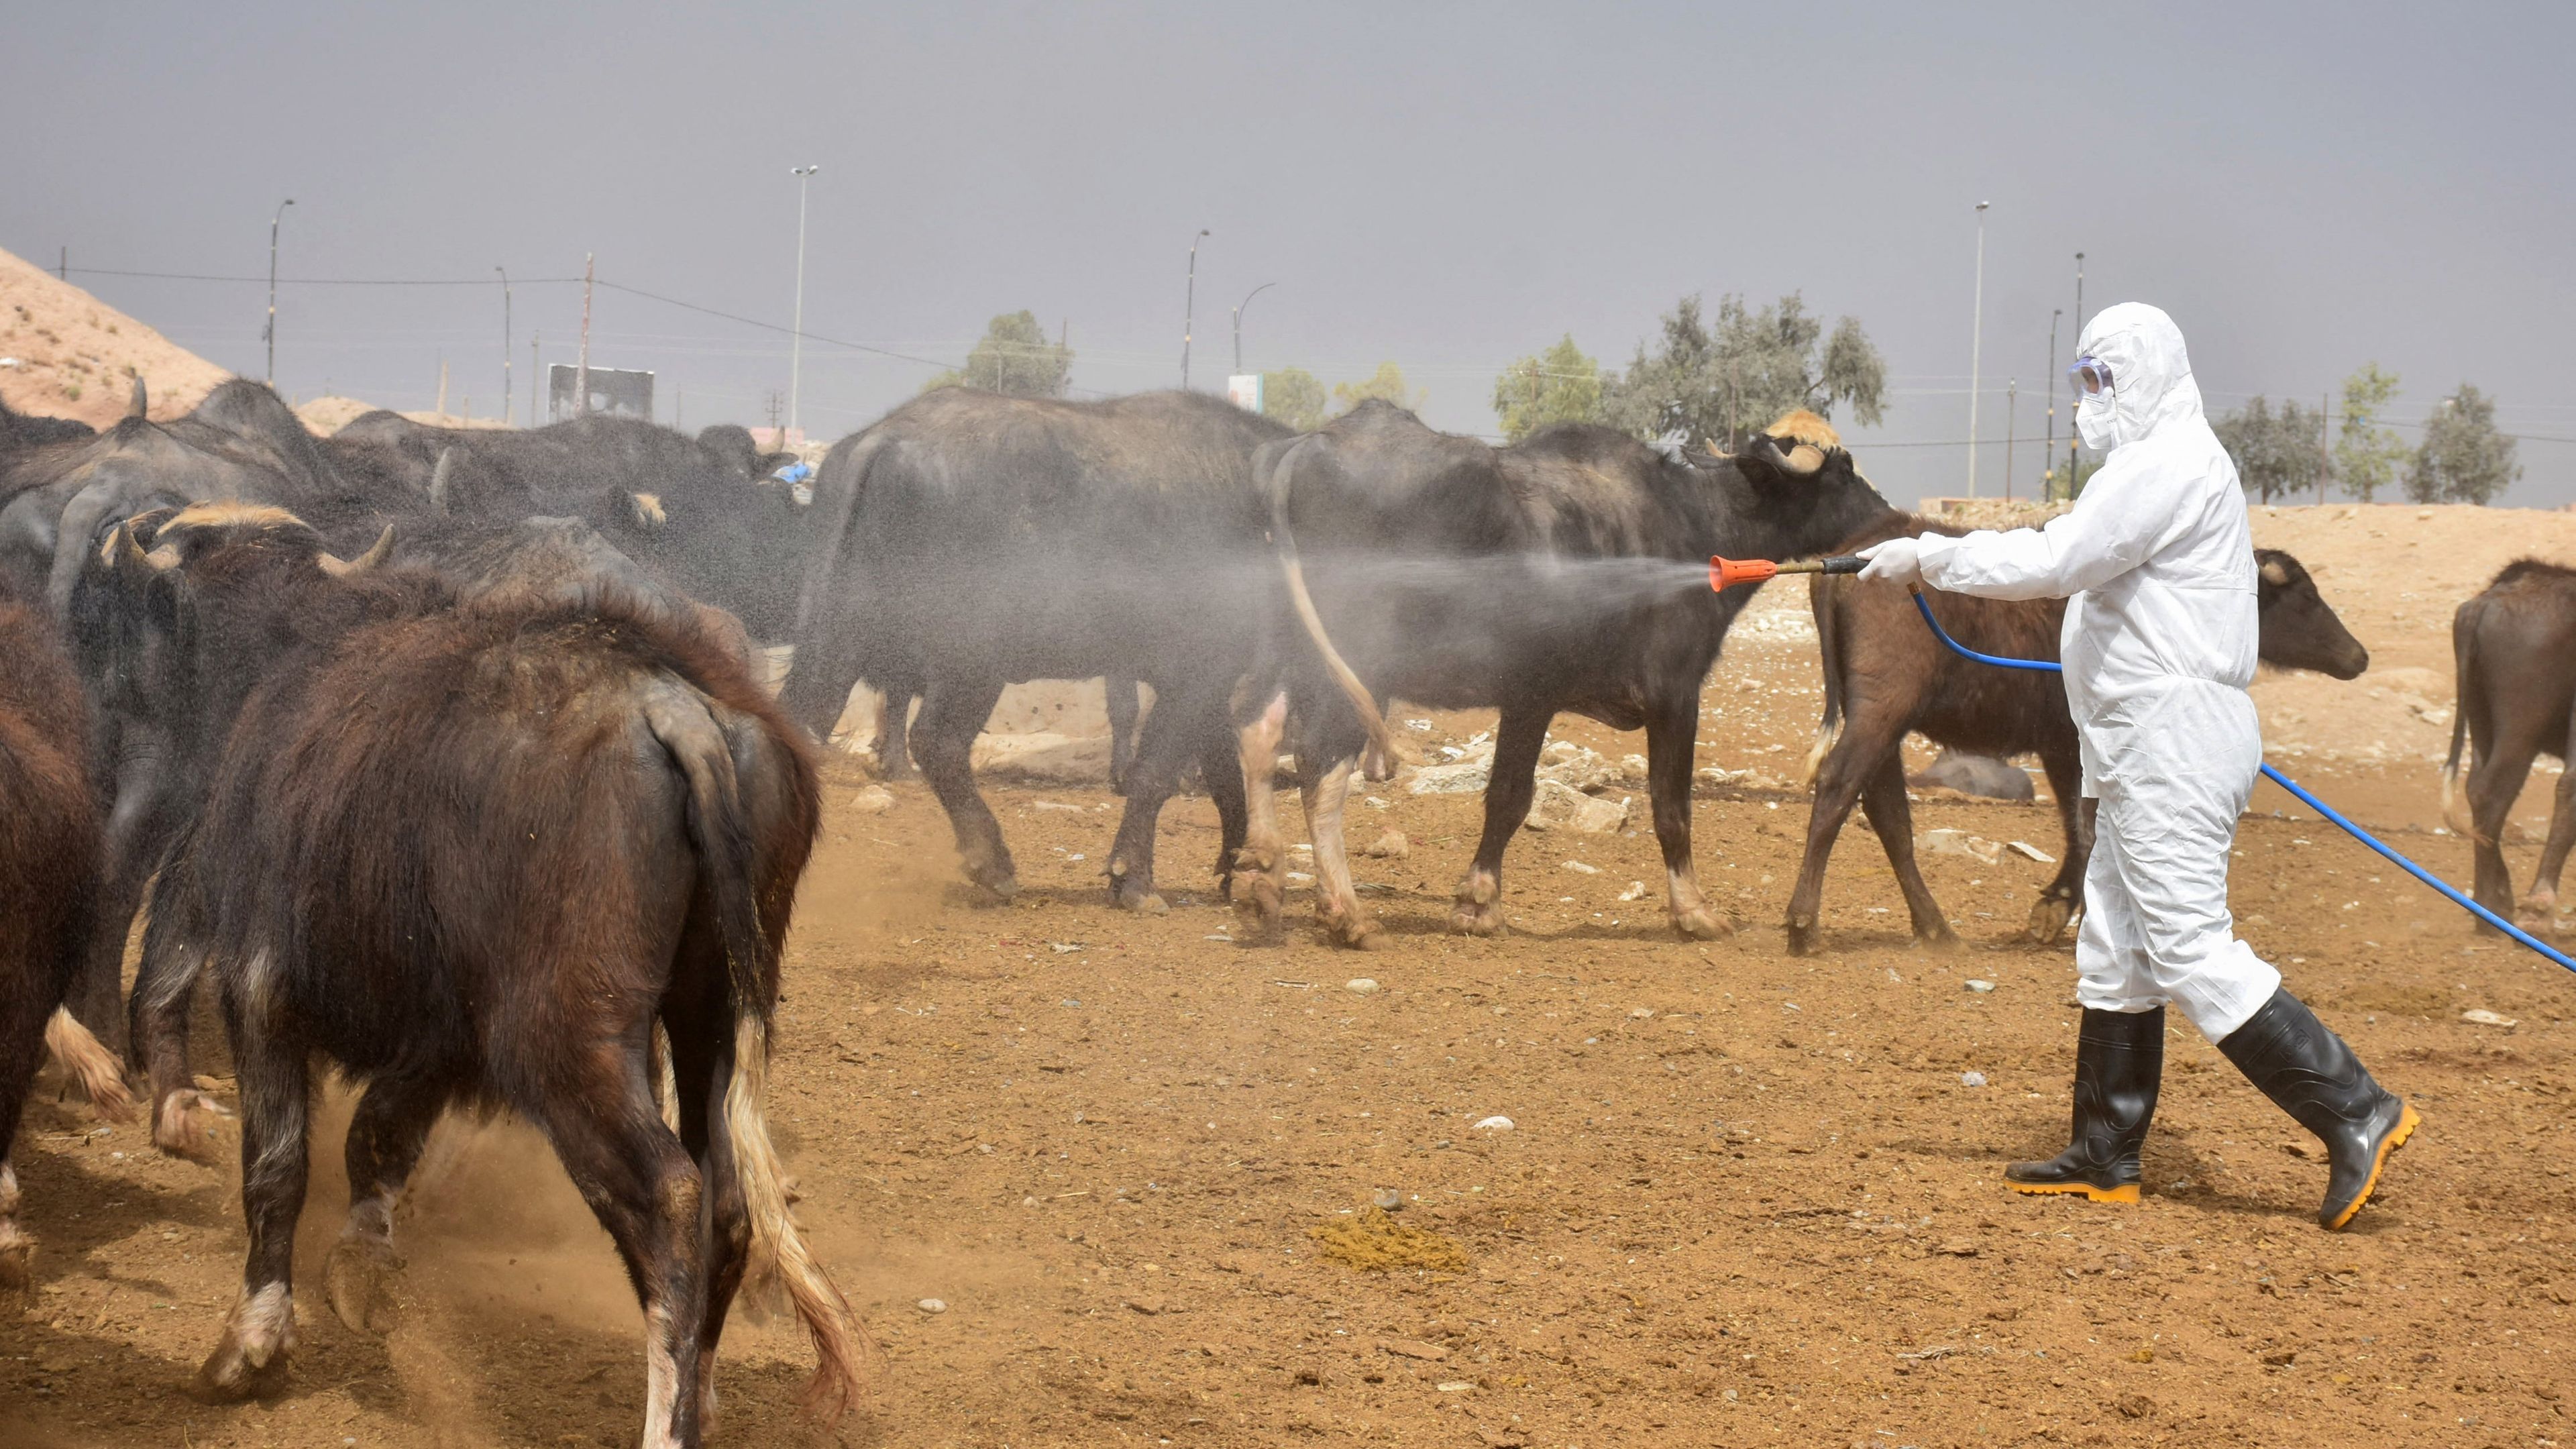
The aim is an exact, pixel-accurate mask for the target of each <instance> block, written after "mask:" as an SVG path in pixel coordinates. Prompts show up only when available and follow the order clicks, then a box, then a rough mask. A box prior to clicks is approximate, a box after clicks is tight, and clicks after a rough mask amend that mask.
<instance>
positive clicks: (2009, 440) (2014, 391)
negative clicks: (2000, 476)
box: [2004, 377, 2021, 503]
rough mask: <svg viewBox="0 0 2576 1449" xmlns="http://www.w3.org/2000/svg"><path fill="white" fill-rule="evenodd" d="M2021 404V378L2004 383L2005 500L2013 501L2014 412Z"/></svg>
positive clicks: (2007, 501)
mask: <svg viewBox="0 0 2576 1449" xmlns="http://www.w3.org/2000/svg"><path fill="white" fill-rule="evenodd" d="M2020 406H2021V379H2020V378H2017V377H2016V378H2012V379H2009V380H2007V381H2006V382H2005V383H2004V501H2005V502H2006V503H2010V502H2012V465H2013V456H2012V455H2013V414H2014V411H2015V410H2016V409H2018V408H2019V407H2020Z"/></svg>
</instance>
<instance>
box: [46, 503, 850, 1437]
mask: <svg viewBox="0 0 2576 1449" xmlns="http://www.w3.org/2000/svg"><path fill="white" fill-rule="evenodd" d="M94 568H95V570H96V571H98V572H100V573H103V574H104V575H106V577H105V578H104V580H102V581H101V584H102V587H103V589H104V590H105V591H106V592H107V594H108V595H109V596H110V597H109V598H108V599H107V600H106V601H105V602H106V604H107V605H108V606H109V607H110V608H113V609H116V610H122V611H123V612H124V613H125V614H126V615H128V616H129V617H130V618H131V619H132V621H133V627H132V628H131V629H130V630H129V631H128V632H127V634H126V637H127V638H128V639H130V640H137V641H142V642H143V643H144V644H145V645H146V646H147V647H145V648H143V649H141V650H140V651H139V652H138V654H137V659H138V667H151V668H155V669H157V670H159V671H160V674H161V678H160V679H159V681H158V683H157V687H158V688H159V689H161V690H163V691H166V692H167V693H169V694H170V695H172V696H174V697H178V698H184V699H185V700H187V701H188V702H189V704H190V705H191V706H192V714H193V717H194V722H193V724H192V726H191V727H190V728H189V729H188V730H186V731H185V732H183V733H182V735H181V736H180V738H179V739H178V740H177V741H176V745H177V748H178V749H180V750H181V751H182V752H183V753H185V754H191V755H198V756H203V757H206V758H210V759H211V760H212V761H213V765H214V768H213V772H212V789H211V792H210V794H209V796H208V799H207V801H206V804H205V808H204V810H203V811H202V813H201V814H200V815H199V816H198V817H197V819H196V821H195V822H194V823H193V824H192V825H191V826H190V828H189V830H188V832H187V834H186V836H185V837H184V838H183V839H182V840H181V841H180V842H179V844H178V846H177V848H176V849H175V850H174V852H173V854H172V856H171V857H170V859H169V861H168V863H167V864H166V865H165V866H164V868H163V870H162V872H161V874H160V876H159V878H158V879H157V880H156V881H155V883H154V886H153V894H152V902H151V912H150V926H149V928H148V929H147V931H146V933H145V946H144V962H143V967H142V972H141V975H140V977H139V978H138V980H137V983H136V989H135V998H136V1024H135V1026H136V1035H137V1037H138V1039H140V1040H142V1041H143V1042H144V1043H145V1044H146V1046H147V1050H148V1051H149V1052H150V1053H151V1055H152V1058H153V1064H154V1077H155V1088H156V1092H157V1093H158V1094H159V1095H160V1099H161V1100H163V1101H165V1102H166V1100H167V1099H168V1095H169V1093H170V1090H171V1088H172V1087H173V1085H174V1081H173V1077H174V1075H176V1081H177V1082H184V1080H185V1078H184V1075H183V1074H173V1073H172V1072H171V1071H170V1070H169V1068H170V1067H171V1065H172V1063H173V1062H174V1061H176V1060H177V1057H176V1053H177V1047H178V1040H177V1038H178V1034H179V1033H180V1032H182V1031H183V1029H184V1019H183V1014H182V1013H177V1012H173V1011H172V1010H171V1009H170V1008H171V1007H172V1006H173V1005H174V1003H184V1001H185V999H186V995H187V993H186V988H185V981H186V979H187V978H188V977H189V976H191V975H193V974H194V972H195V971H196V970H197V969H199V967H200V966H202V968H203V969H205V970H207V971H208V972H210V973H211V975H212V976H213V978H214V980H215V982H216V983H217V986H218V988H219V991H220V995H221V1000H222V1004H223V1012H224V1019H225V1024H226V1027H227V1030H228V1033H229V1035H230V1037H231V1039H232V1045H233V1052H234V1056H235V1060H236V1063H237V1074H238V1077H239V1080H240V1083H241V1098H242V1124H241V1126H242V1168H243V1181H242V1199H243V1206H244V1209H245V1212H246V1214H247V1216H248V1219H249V1229H250V1252H249V1262H248V1266H247V1269H246V1272H245V1275H244V1284H243V1289H242V1294H241V1297H240V1299H239V1300H238V1301H237V1303H236V1304H235V1306H234V1308H233V1311H232V1314H231V1316H230V1318H229V1319H228V1321H227V1322H226V1324H225V1326H224V1330H223V1334H222V1337H221V1340H220V1341H219V1343H218V1344H217V1346H216V1348H215V1350H214V1352H213V1354H212V1355H211V1356H210V1357H209V1358H208V1359H207V1361H206V1363H205V1366H204V1368H203V1369H202V1370H201V1372H200V1374H199V1376H198V1388H199V1390H200V1391H201V1392H202V1393H204V1394H206V1395H207V1396H210V1397H214V1398H222V1399H229V1398H238V1397H243V1396H246V1395H251V1394H260V1393H267V1392H273V1391H274V1390H275V1389H276V1388H278V1387H279V1386H280V1385H281V1384H282V1382H283V1380H284V1376H285V1371H286V1355H287V1351H288V1349H289V1347H290V1340H291V1336H292V1335H291V1325H292V1322H293V1307H292V1289H291V1287H290V1273H291V1267H292V1257H293V1247H294V1236H295V1220H296V1217H297V1215H298V1213H299V1211H300V1210H301V1208H302V1206H303V1199H304V1190H305V1173H306V1152H307V1144H306V1137H307V1133H308V1130H309V1119H308V1112H309V1103H310V1098H311V1094H312V1090H313V1082H314V1073H315V1071H316V1070H317V1069H318V1068H321V1067H325V1066H328V1067H332V1068H336V1069H337V1070H338V1072H339V1073H340V1074H341V1075H342V1076H343V1077H344V1078H346V1079H347V1080H349V1081H351V1082H353V1083H356V1084H358V1085H359V1086H361V1087H362V1088H363V1090H364V1095H363V1096H362V1097H361V1098H360V1100H359V1102H358V1105H357V1108H356V1113H355V1117H354V1120H353V1121H352V1122H351V1124H350V1128H349V1136H348V1143H347V1149H346V1160H347V1165H348V1171H349V1179H350V1193H349V1199H350V1202H351V1208H350V1215H349V1220H348V1224H347V1227H346V1229H345V1231H344V1232H343V1234H342V1236H341V1239H340V1244H339V1247H338V1248H337V1249H335V1250H334V1252H333V1254H332V1258H331V1263H330V1271H329V1273H328V1275H327V1278H328V1287H329V1289H330V1297H331V1301H332V1306H333V1308H334V1309H335V1310H336V1311H337V1312H338V1313H339V1315H340V1316H341V1317H342V1318H343V1319H344V1320H346V1321H347V1322H349V1323H350V1324H351V1326H352V1327H354V1328H357V1329H360V1330H362V1331H363V1330H365V1329H366V1328H367V1327H368V1326H369V1324H370V1322H371V1319H372V1317H373V1305H374V1303H375V1301H376V1297H377V1294H378V1292H379V1290H380V1278H381V1274H382V1272H383V1271H384V1269H385V1268H386V1266H387V1265H388V1264H389V1263H390V1261H391V1257H390V1255H391V1244H390V1236H389V1235H390V1223H391V1213H392V1209H393V1206H394V1200H395V1198H396V1196H397V1194H398V1193H399V1192H400V1190H401V1188H402V1185H403V1182H404V1179H405V1178H406V1177H407V1176H408V1175H409V1173H410V1171H411V1169H412V1167H413V1166H414V1164H415V1163H416V1162H417V1160H418V1157H419V1154H420V1151H421V1148H422V1145H423V1143H424V1141H425V1139H426V1137H427V1134H428V1132H429V1129H430V1126H431V1124H432V1123H433V1122H434V1121H435V1120H436V1119H437V1118H438V1116H439V1115H440V1114H441V1113H442V1112H443V1111H445V1110H446V1109H448V1108H449V1107H452V1106H475V1105H495V1106H506V1107H508V1108H511V1109H513V1110H515V1111H517V1112H519V1113H521V1114H523V1115H524V1116H526V1117H528V1118H529V1119H530V1120H532V1121H534V1122H535V1123H536V1124H537V1125H538V1126H539V1127H540V1128H541V1129H543V1130H544V1131H545V1133H546V1134H547V1136H548V1138H549V1140H550V1141H551V1142H552V1143H553V1145H554V1148H555V1152H556V1155H557V1156H558V1158H559V1159H560V1160H561V1161H562V1163H563V1165H564V1168H565V1170H566V1171H567V1172H568V1173H569V1174H570V1175H571V1177H572V1180H573V1182H574V1183H575V1184H576V1185H577V1186H578V1187H579V1188H580V1189H581V1192H582V1195H583V1197H584V1198H585V1199H586V1200H587V1201H588V1202H589V1203H590V1205H591V1208H592V1210H593V1211H594V1212H595V1213H596V1214H597V1215H598V1217H599V1220H600V1223H601V1225H602V1226H603V1227H605V1228H606V1229H607V1230H608V1232H609V1234H610V1236H611V1237H612V1238H613V1239H614V1240H615V1242H616V1245H617V1249H618V1252H619V1255H620V1256H621V1257H622V1258H623V1259H624V1261H625V1264H626V1268H627V1271H628V1274H629V1276H630V1277H631V1278H632V1279H633V1281H634V1284H635V1288H636V1292H637V1296H638V1297H639V1299H640V1300H641V1303H642V1307H643V1310H644V1316H645V1325H646V1348H645V1365H646V1402H645V1431H644V1436H643V1442H645V1443H647V1444H656V1445H660V1444H693V1443H696V1442H698V1440H699V1437H700V1435H701V1434H702V1433H703V1431H704V1429H705V1418H706V1415H707V1414H708V1413H709V1412H711V1410H712V1401H711V1398H710V1388H711V1384H712V1376H713V1373H714V1364H715V1357H714V1350H715V1346H716V1341H717V1337H718V1335H719V1334H720V1333H721V1332H722V1330H723V1327H724V1322H725V1316H726V1310H727V1307H728V1305H729V1304H730V1303H731V1301H732V1299H733V1297H734V1294H735V1292H736V1290H737V1289H738V1288H739V1287H740V1286H741V1283H742V1280H743V1275H744V1271H745V1269H746V1267H747V1266H748V1265H750V1264H752V1263H754V1262H758V1263H760V1264H762V1265H763V1266H764V1267H767V1268H774V1269H775V1270H777V1272H778V1275H779V1277H780V1279H781V1281H782V1282H783V1284H784V1286H785V1287H786V1289H787V1290H788V1293H789V1296H790V1298H791V1301H792V1302H793V1303H794V1305H795V1308H796V1310H797V1312H798V1315H799V1316H800V1318H802V1319H803V1321H804V1324H805V1326H806V1329H807V1331H808V1333H809V1335H810V1336H811V1337H812V1339H813V1342H814V1346H815V1349H816V1351H817V1353H818V1355H819V1357H820V1359H821V1365H820V1368H819V1370H818V1372H817V1375H816V1378H815V1383H814V1392H815V1393H816V1394H817V1395H820V1396H822V1397H823V1398H825V1399H827V1400H829V1401H831V1402H834V1403H837V1402H840V1401H841V1400H843V1399H845V1398H846V1396H847V1394H848V1393H849V1392H850V1391H851V1390H852V1389H853V1388H854V1387H855V1383H856V1380H855V1373H854V1362H855V1358H856V1355H857V1354H858V1353H859V1352H860V1351H861V1345H862V1342H863V1340H861V1339H860V1338H859V1336H858V1335H857V1333H856V1330H855V1326H854V1325H853V1323H852V1322H851V1320H850V1315H849V1312H848V1308H847V1305H846V1304H845V1303H844V1302H843V1301H842V1299H841V1295H840V1293H839V1291H838V1290H837V1289H836V1288H834V1287H833V1285H832V1283H831V1281H830V1279H829V1277H828V1276H827V1275H826V1274H825V1273H824V1272H823V1271H822V1270H821V1268H820V1267H819V1266H817V1265H816V1264H815V1263H814V1262H813V1260H812V1258H811V1257H810V1256H809V1255H808V1254H807V1253H806V1251H805V1249H804V1247H803V1245H802V1242H801V1240H800V1239H799V1237H798V1235H797V1233H796V1230H795V1227H794V1225H793V1223H792V1221H791V1220H790V1218H789V1217H788V1215H787V1210H786V1200H785V1196H784V1188H783V1186H782V1183H781V1180H780V1175H779V1169H778V1165H777V1162H776V1159H775V1157H774V1154H773V1150H772V1148H771V1145H770V1141H769V1134H768V1128H767V1126H766V1123H765V1119H764V1113H763V1109H762V1106H761V1099H762V1097H763V1095H764V1082H765V1078H766V1071H767V1062H768V1054H769V1030H770V1018H771V1013H772V1008H773V1003H774V1002H775V1000H776V998H777V992H778V952H779V945H780V941H781V939H782V937H783V936H784V934H785V932H786V928H787V919H788V912H789V909H790V906H791V904H792V902H793V899H794V896H795V891H796V883H797V879H798V876H799V875H800V874H801V872H802V871H803V869H804V865H805V861H806V858H807V855H808V852H809V851H810V849H811V847H812V843H813V838H814V833H815V829H816V823H817V810H818V787H817V783H816V779H815V773H814V766H813V762H812V760H811V758H810V756H809V754H808V751H807V748H806V746H805V744H804V742H803V740H802V738H801V736H800V735H799V734H798V732H797V731H796V730H795V728H794V727H793V726H791V725H789V724H788V723H787V722H786V720H785V719H783V718H782V717H781V716H780V715H779V714H778V712H777V710H776V708H775V707H774V706H773V705H772V703H771V702H770V700H769V698H768V696H767V695H766V693H765V692H764V691H762V690H761V689H760V688H759V687H758V686H757V685H756V684H755V683H753V681H752V680H751V678H750V677H749V675H748V673H747V672H746V671H745V669H744V668H743V666H742V663H741V661H740V660H738V659H737V658H735V657H734V656H732V655H731V654H730V653H729V652H727V651H726V650H725V649H723V648H721V647H719V646H717V645H716V644H714V643H712V642H711V641H709V640H707V639H704V638H702V637H700V636H699V635H697V634H695V633H694V632H692V631H690V630H688V629H686V628H684V627H678V626H675V625H673V624H672V623H671V622H669V621H668V620H666V619H665V618H663V617H662V616H661V614H660V613H659V612H657V611H655V610H651V609H630V608H622V607H620V605H619V603H618V601H616V600H615V599H613V598H609V599H597V600H592V601H589V602H588V603H586V604H583V605H575V606H566V605H562V604H549V603H542V602H526V601H511V600H504V599H495V600H492V601H489V602H487V603H484V604H479V605H477V604H460V603H459V602H458V601H457V599H456V597H455V595H454V593H453V591H452V590H451V589H449V588H448V587H447V586H446V585H445V584H444V583H443V582H441V581H440V580H438V579H437V578H435V577H434V576H432V575H429V574H426V573H420V572H415V571H411V570H403V569H384V570H368V569H364V568H361V567H359V566H357V565H353V564H347V563H343V562H341V561H340V560H338V559H336V558H334V557H332V556H331V555H329V554H327V553H325V552H323V549H322V543H321V540H320V538H319V536H318V535H316V534H315V533H314V532H313V531H312V530H310V529H309V528H306V527H305V526H304V525H302V524H301V523H299V522H298V521H296V520H295V519H294V518H292V517H291V516H289V515H285V514H282V513H279V512H277V511H276V510H272V509H260V508H245V507H238V506H224V505H201V506H198V507H193V508H189V509H186V510H183V511H181V512H180V513H178V514H177V515H176V516H174V517H171V518H169V519H168V520H166V521H163V522H160V523H159V524H158V526H157V527H156V528H155V529H154V530H153V535H152V537H151V539H150V540H149V541H148V546H147V544H146V541H144V540H138V539H137V538H135V537H134V536H133V534H132V533H131V532H130V531H127V530H118V531H117V532H116V533H115V534H114V536H113V537H112V538H111V540H110V542H109V544H108V546H107V547H106V549H105V550H104V551H103V556H101V557H99V558H98V559H97V560H96V562H95V564H94ZM156 641H157V643H156ZM657 1029H658V1030H659V1031H660V1032H661V1033H663V1034H664V1035H665V1036H666V1037H667V1040H668V1042H669V1062H670V1067H671V1072H672V1079H673V1081H674V1083H675V1084H676V1085H675V1089H674V1096H673V1101H672V1103H671V1104H670V1105H671V1107H672V1108H673V1110H674V1111H675V1120H676V1123H677V1131H676V1132H674V1131H673V1130H672V1129H671V1128H670V1127H666V1126H665V1125H664V1119H663V1114H662V1110H661V1109H660V1106H659V1104H657V1102H656V1100H655V1090H654V1083H655V1081H656V1080H657V1074H656V1073H655V1071H654V1069H653V1064H652V1062H653V1052H652V1042H653V1039H654V1035H655V1033H656V1031H657ZM183 1072H184V1068H181V1073H183Z"/></svg>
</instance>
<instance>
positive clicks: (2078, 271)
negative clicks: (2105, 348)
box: [2066, 252, 2084, 499]
mask: <svg viewBox="0 0 2576 1449" xmlns="http://www.w3.org/2000/svg"><path fill="white" fill-rule="evenodd" d="M2075 346H2076V349H2077V350H2078V351H2081V350H2083V347H2084V254H2083V253H2082V252H2077V253H2076V254H2075ZM2083 403H2084V400H2083V399H2082V398H2080V397H2077V396H2075V395H2074V394H2073V393H2072V392H2070V393H2068V394H2067V395H2066V412H2067V417H2066V496H2067V497H2068V498H2069V499H2072V498H2074V497H2075V445H2076V444H2077V443H2080V442H2082V441H2083V440H2084V434H2083V431H2082V430H2081V429H2079V428H2077V427H2076V426H2075V413H2076V411H2077V410H2078V409H2079V408H2081V407H2082V406H2083Z"/></svg>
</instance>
